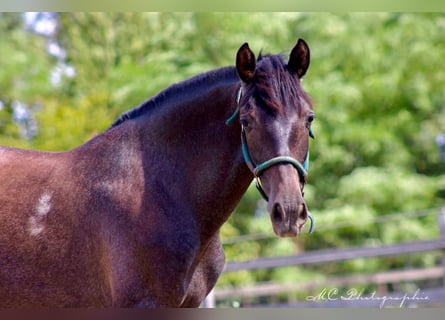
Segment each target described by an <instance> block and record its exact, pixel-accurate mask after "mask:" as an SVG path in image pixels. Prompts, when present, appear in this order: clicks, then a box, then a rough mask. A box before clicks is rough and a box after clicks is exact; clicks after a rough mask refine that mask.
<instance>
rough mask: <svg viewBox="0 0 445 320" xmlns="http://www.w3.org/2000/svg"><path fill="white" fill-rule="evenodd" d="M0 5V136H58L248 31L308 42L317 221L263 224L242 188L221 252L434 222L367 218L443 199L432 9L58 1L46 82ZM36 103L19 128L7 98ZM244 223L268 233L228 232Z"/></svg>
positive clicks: (72, 139)
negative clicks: (285, 231) (72, 9)
mask: <svg viewBox="0 0 445 320" xmlns="http://www.w3.org/2000/svg"><path fill="white" fill-rule="evenodd" d="M21 21H22V20H21V17H20V15H18V14H1V15H0V32H1V34H2V37H0V87H1V90H0V101H1V103H2V104H1V105H0V144H5V145H12V146H20V147H29V148H36V149H45V150H67V149H69V148H72V147H75V146H77V145H79V144H81V143H83V142H85V141H86V140H88V139H89V138H91V137H92V136H93V135H95V134H97V133H99V132H101V131H103V130H105V129H106V128H107V127H108V126H109V125H110V124H111V123H112V122H113V120H114V119H115V118H116V117H117V116H118V115H119V114H120V113H121V112H124V111H126V110H128V109H130V108H132V107H134V106H136V105H138V104H140V103H141V102H143V101H144V100H146V99H147V98H149V97H150V96H152V95H154V94H156V93H157V92H158V91H159V90H161V89H163V88H164V87H166V86H168V85H169V84H171V83H173V82H177V81H180V80H183V79H185V78H188V77H190V76H192V75H194V74H197V73H200V72H204V71H207V70H209V69H211V68H214V67H219V66H223V65H232V64H233V63H234V57H235V53H236V50H237V49H238V47H239V46H240V45H241V44H242V43H243V42H246V41H247V42H249V44H250V46H251V48H253V49H255V51H257V52H258V51H259V50H260V49H264V51H265V52H272V53H275V52H282V53H287V52H288V50H289V49H290V48H291V47H292V46H293V45H294V43H295V42H296V40H297V38H299V37H302V38H304V39H305V40H306V41H307V42H308V43H309V45H310V47H311V58H312V61H311V67H310V69H309V72H308V74H307V76H306V78H305V80H304V82H303V86H304V87H305V89H306V90H307V91H308V92H309V93H310V94H311V95H312V96H313V98H314V100H315V111H316V114H317V120H316V122H315V124H314V131H315V134H316V136H317V138H316V140H315V141H311V169H310V174H309V185H307V186H306V190H305V193H306V199H307V202H308V205H309V207H310V209H311V211H312V213H313V214H314V215H315V217H316V221H317V226H318V231H316V232H315V233H314V234H313V235H302V236H301V237H299V238H298V239H278V238H276V237H275V236H274V235H273V231H272V227H271V224H270V221H269V217H268V215H267V213H266V211H265V203H264V201H263V200H260V197H259V195H258V193H257V192H256V190H255V188H250V189H249V191H248V192H247V194H246V195H245V197H244V198H243V200H242V202H241V203H240V205H239V206H238V208H237V210H236V212H235V213H234V215H233V216H232V217H231V219H230V220H229V222H228V223H227V224H226V225H225V226H224V227H223V229H222V236H223V240H224V241H226V242H227V244H226V245H225V252H226V256H227V259H228V260H246V259H253V258H256V257H259V256H263V255H267V256H272V255H290V254H298V253H301V252H303V251H305V250H313V249H318V248H331V247H332V248H334V247H335V248H338V247H348V246H361V245H374V246H378V245H382V244H389V243H395V242H401V241H412V240H417V239H427V238H431V237H437V236H438V230H437V222H436V217H435V216H434V215H428V216H425V217H421V218H410V217H407V218H406V219H405V218H403V216H396V217H397V219H394V220H392V221H389V222H386V223H375V219H377V218H379V217H382V216H385V215H387V214H391V213H403V212H412V211H415V210H422V209H427V208H437V207H439V206H441V205H444V197H445V176H444V172H445V163H444V162H442V161H441V159H440V156H439V152H438V148H437V146H436V144H435V138H436V136H437V135H438V134H440V133H443V132H444V131H443V130H444V128H445V90H443V83H445V68H444V67H443V66H444V64H443V57H445V37H444V36H443V35H444V34H445V17H444V16H443V14H415V13H409V14H401V13H351V14H330V13H112V14H111V13H110V14H108V13H63V14H60V26H59V29H58V33H57V35H56V38H57V40H58V41H59V42H60V43H61V44H62V45H63V46H64V48H65V49H66V50H67V54H68V57H67V62H69V63H70V64H71V65H72V66H74V67H75V70H76V76H75V77H74V78H65V79H64V80H63V82H62V83H61V85H60V86H58V87H54V86H52V85H51V83H50V82H49V77H50V74H51V70H52V68H53V67H54V65H55V63H56V61H55V59H53V58H51V57H50V56H49V55H48V54H47V53H46V41H47V39H45V38H43V37H41V36H39V35H35V34H32V33H30V32H28V31H26V30H24V28H23V23H22V22H21ZM15 100H17V101H22V102H25V103H27V104H28V105H36V104H37V105H40V106H42V107H41V111H40V112H38V113H37V114H36V118H37V119H38V122H39V127H40V131H39V135H38V136H37V137H35V138H34V139H32V140H29V141H26V140H23V139H22V138H21V137H20V133H19V129H18V127H17V125H16V123H15V122H14V121H13V120H12V114H13V109H12V102H13V101H15ZM246 234H256V235H269V236H266V237H264V236H259V237H255V238H256V239H257V240H255V241H248V240H243V241H231V240H233V239H234V238H235V237H240V236H243V235H246ZM435 261H436V256H434V255H429V256H425V255H423V256H418V257H417V256H413V257H410V258H404V259H402V258H394V259H389V260H385V261H382V260H381V259H366V260H363V259H358V260H352V261H349V262H345V263H343V264H338V265H335V266H334V265H324V266H319V267H314V268H283V269H277V270H273V271H271V270H263V271H259V272H239V273H233V274H226V275H224V276H223V277H222V278H221V279H220V282H219V283H218V285H219V286H227V285H242V284H252V283H255V282H258V281H268V280H271V279H275V280H276V281H282V282H294V281H300V280H301V279H303V280H305V279H307V280H310V279H323V278H324V277H325V276H326V275H329V274H343V273H354V272H375V271H377V270H384V269H390V268H395V267H402V266H406V265H409V266H431V265H434V263H435Z"/></svg>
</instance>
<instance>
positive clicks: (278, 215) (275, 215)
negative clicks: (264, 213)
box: [272, 203, 283, 223]
mask: <svg viewBox="0 0 445 320" xmlns="http://www.w3.org/2000/svg"><path fill="white" fill-rule="evenodd" d="M272 219H273V221H275V222H277V223H281V222H283V209H282V208H281V205H280V204H279V203H276V204H275V205H274V207H273V211H272Z"/></svg>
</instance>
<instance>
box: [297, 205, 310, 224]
mask: <svg viewBox="0 0 445 320" xmlns="http://www.w3.org/2000/svg"><path fill="white" fill-rule="evenodd" d="M307 216H308V213H307V208H306V204H304V203H302V204H301V205H300V211H299V212H298V217H299V218H300V219H302V220H303V221H306V219H307Z"/></svg>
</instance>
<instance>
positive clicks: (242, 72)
mask: <svg viewBox="0 0 445 320" xmlns="http://www.w3.org/2000/svg"><path fill="white" fill-rule="evenodd" d="M255 67H256V62H255V54H254V53H253V52H252V50H250V48H249V45H248V44H247V43H245V44H243V45H242V46H241V47H240V48H239V49H238V53H237V54H236V71H237V72H238V75H239V77H240V79H241V80H243V81H244V82H245V83H249V82H251V81H252V80H253V78H254V77H255Z"/></svg>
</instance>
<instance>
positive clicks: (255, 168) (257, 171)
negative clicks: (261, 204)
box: [226, 87, 315, 233]
mask: <svg viewBox="0 0 445 320" xmlns="http://www.w3.org/2000/svg"><path fill="white" fill-rule="evenodd" d="M241 96H242V87H240V88H239V90H238V94H237V97H236V109H235V112H234V113H233V114H232V115H231V116H230V118H229V119H227V121H226V125H231V124H233V122H234V121H235V119H236V118H237V117H238V115H239V111H240V100H241ZM309 136H310V137H311V138H315V136H314V134H313V132H312V129H309ZM241 143H242V145H241V148H242V152H243V157H244V161H245V162H246V164H247V166H248V167H249V169H250V171H252V173H253V175H254V177H255V182H256V188H257V189H258V191H259V193H260V194H261V196H262V197H263V198H264V199H265V200H266V201H269V198H268V197H267V195H266V192H265V191H264V189H263V187H262V185H261V180H260V175H261V173H262V172H263V171H264V170H266V169H267V168H270V167H272V166H274V165H276V164H279V163H289V164H291V165H292V166H294V168H295V169H297V171H298V174H299V176H300V181H301V182H302V183H303V185H304V183H306V179H307V172H308V170H309V151H308V153H307V155H306V159H305V160H304V163H303V164H301V163H300V162H299V161H298V160H297V159H295V158H292V157H290V156H278V157H275V158H272V159H269V160H266V161H264V162H263V163H260V164H259V165H255V163H254V162H253V160H252V157H251V156H250V153H249V148H248V146H247V139H246V132H245V129H244V126H243V125H241ZM303 195H304V193H303ZM308 218H309V220H310V221H311V226H310V227H309V233H312V232H313V231H314V229H315V219H314V217H313V215H312V213H311V212H310V211H308Z"/></svg>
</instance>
